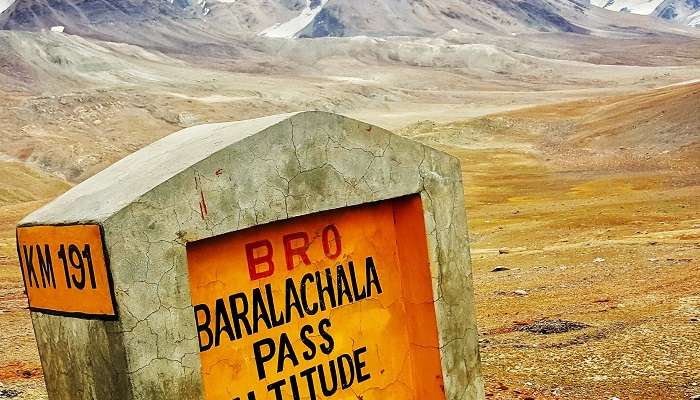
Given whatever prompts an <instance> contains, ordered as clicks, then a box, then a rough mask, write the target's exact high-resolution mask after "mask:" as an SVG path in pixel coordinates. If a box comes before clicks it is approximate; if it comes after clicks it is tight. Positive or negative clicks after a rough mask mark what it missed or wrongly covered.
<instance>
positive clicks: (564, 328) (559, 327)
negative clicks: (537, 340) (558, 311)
mask: <svg viewBox="0 0 700 400" xmlns="http://www.w3.org/2000/svg"><path fill="white" fill-rule="evenodd" d="M588 327H589V325H587V324H584V323H583V322H576V321H566V320H562V319H553V320H541V321H536V322H533V323H531V324H526V325H522V326H519V327H518V330H519V331H523V332H530V333H538V334H540V335H550V334H554V333H565V332H570V331H579V330H581V329H585V328H588Z"/></svg>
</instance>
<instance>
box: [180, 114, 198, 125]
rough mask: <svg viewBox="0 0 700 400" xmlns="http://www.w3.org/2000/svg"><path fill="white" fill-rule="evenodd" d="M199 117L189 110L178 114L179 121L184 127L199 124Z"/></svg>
mask: <svg viewBox="0 0 700 400" xmlns="http://www.w3.org/2000/svg"><path fill="white" fill-rule="evenodd" d="M198 122H199V119H198V118H197V116H196V115H194V114H192V113H188V112H181V113H180V114H178V115H177V123H178V125H180V126H182V127H190V126H194V125H197V123H198Z"/></svg>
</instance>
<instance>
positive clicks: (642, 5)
mask: <svg viewBox="0 0 700 400" xmlns="http://www.w3.org/2000/svg"><path fill="white" fill-rule="evenodd" d="M663 2H664V0H591V4H593V5H594V6H598V7H600V8H605V9H606V10H611V11H620V12H629V13H632V14H640V15H650V14H652V13H653V12H654V11H655V10H656V8H657V7H659V5H660V4H661V3H663Z"/></svg>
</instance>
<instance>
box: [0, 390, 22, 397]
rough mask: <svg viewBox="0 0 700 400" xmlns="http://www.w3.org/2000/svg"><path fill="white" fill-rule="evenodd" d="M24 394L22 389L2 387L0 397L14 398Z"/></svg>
mask: <svg viewBox="0 0 700 400" xmlns="http://www.w3.org/2000/svg"><path fill="white" fill-rule="evenodd" d="M20 394H22V392H21V391H19V390H15V389H0V399H14V398H15V397H18V396H19V395H20Z"/></svg>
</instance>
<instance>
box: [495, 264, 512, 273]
mask: <svg viewBox="0 0 700 400" xmlns="http://www.w3.org/2000/svg"><path fill="white" fill-rule="evenodd" d="M503 271H510V268H508V267H504V266H502V265H499V266H497V267H496V268H494V269H492V270H491V272H503Z"/></svg>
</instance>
